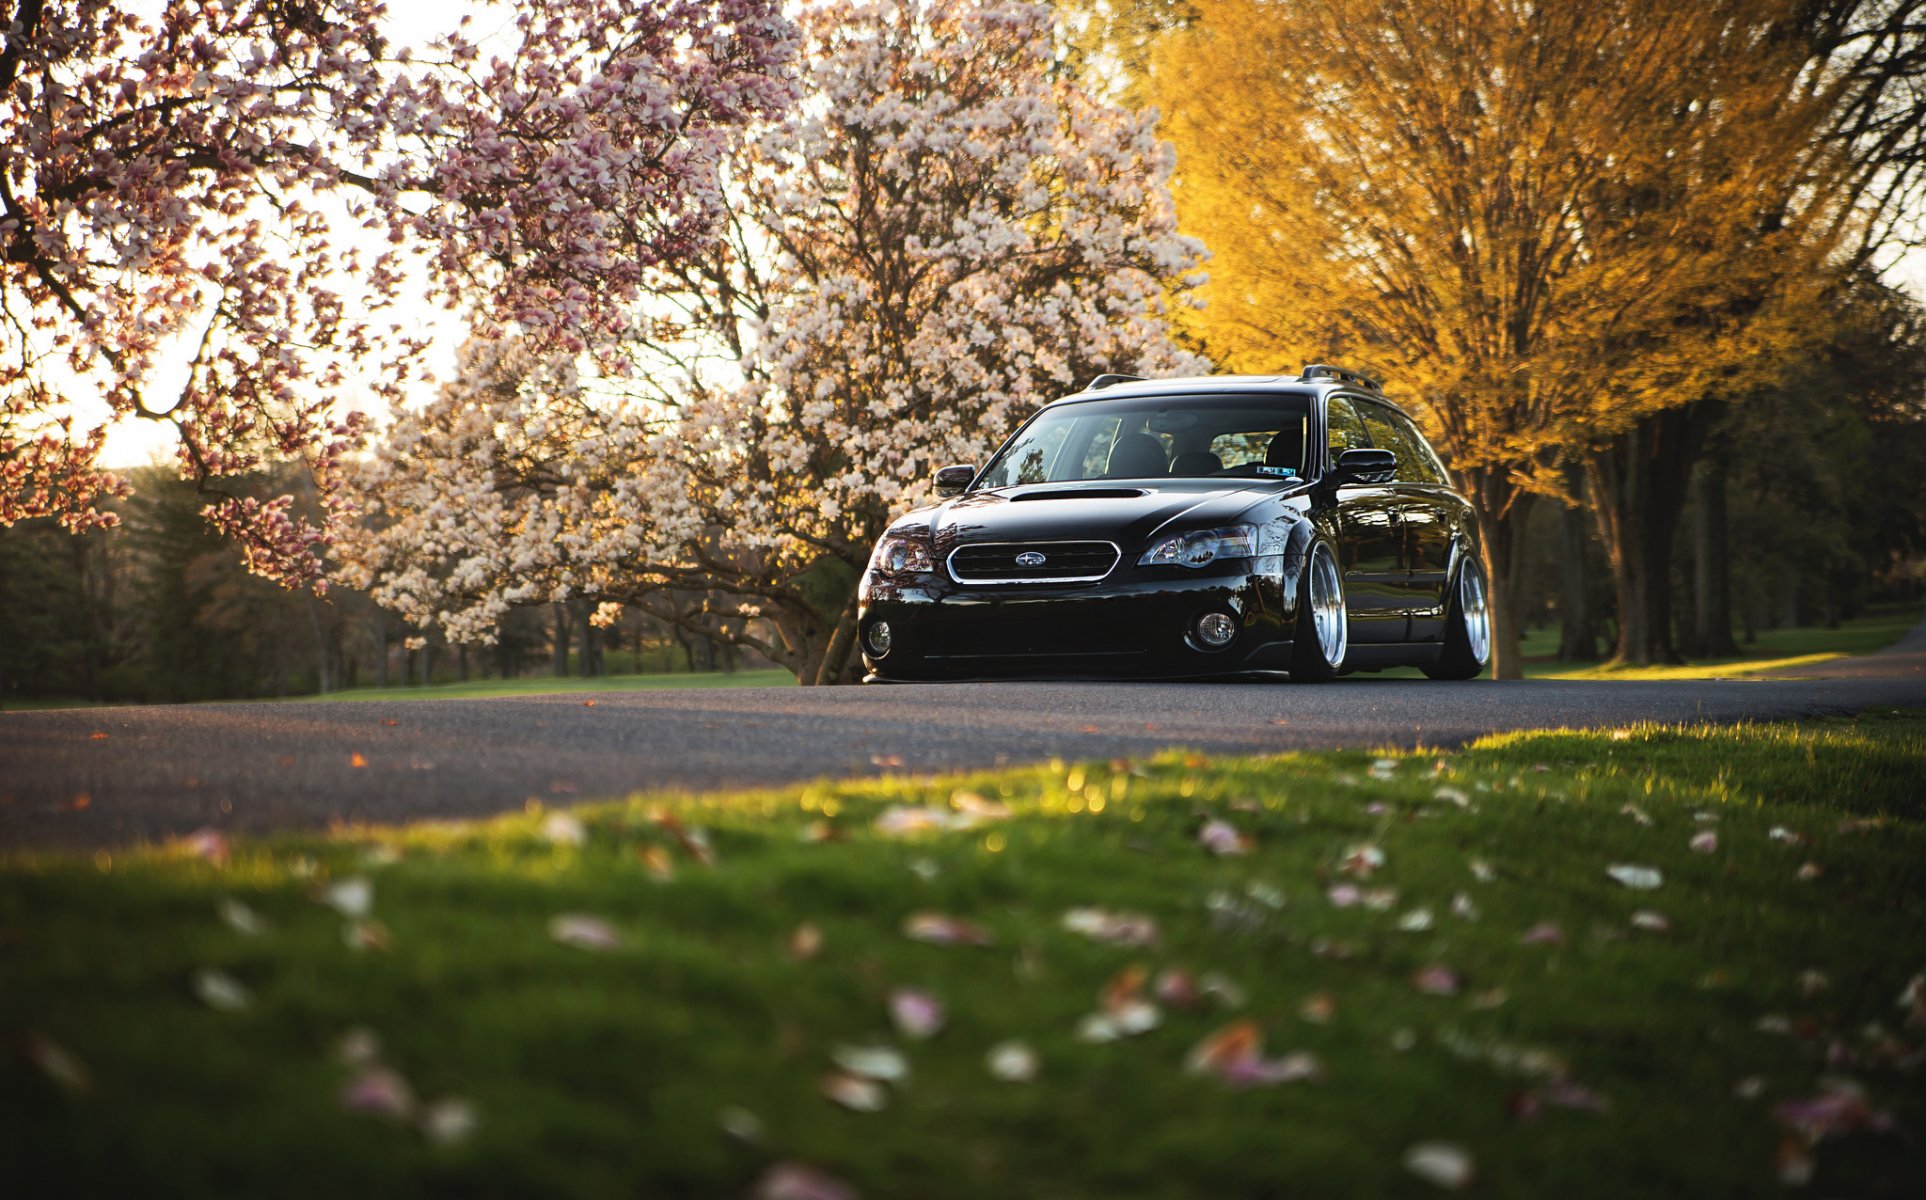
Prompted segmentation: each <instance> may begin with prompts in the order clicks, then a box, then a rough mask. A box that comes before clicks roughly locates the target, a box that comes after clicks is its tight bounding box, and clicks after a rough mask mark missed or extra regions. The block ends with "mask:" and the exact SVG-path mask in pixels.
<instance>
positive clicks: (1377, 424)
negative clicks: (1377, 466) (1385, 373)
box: [1358, 404, 1447, 484]
mask: <svg viewBox="0 0 1926 1200" xmlns="http://www.w3.org/2000/svg"><path fill="white" fill-rule="evenodd" d="M1358 408H1359V411H1361V412H1362V413H1363V414H1364V424H1365V427H1366V428H1367V429H1369V430H1370V431H1371V443H1372V444H1373V445H1375V446H1377V447H1378V448H1379V449H1382V450H1389V451H1392V452H1393V453H1395V454H1396V455H1397V456H1398V482H1400V483H1437V484H1442V483H1445V482H1447V480H1446V479H1445V473H1444V467H1443V465H1442V464H1440V463H1439V462H1438V458H1437V456H1436V455H1435V454H1433V453H1431V447H1430V446H1429V445H1427V444H1426V443H1425V440H1424V435H1423V434H1421V433H1419V432H1418V427H1417V426H1415V425H1413V424H1412V423H1411V422H1410V420H1409V419H1407V418H1406V417H1405V416H1404V415H1403V414H1401V413H1395V412H1392V411H1391V410H1390V409H1388V408H1385V407H1383V406H1382V405H1378V404H1361V405H1359V406H1358Z"/></svg>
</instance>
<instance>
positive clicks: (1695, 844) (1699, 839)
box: [1690, 829, 1719, 854]
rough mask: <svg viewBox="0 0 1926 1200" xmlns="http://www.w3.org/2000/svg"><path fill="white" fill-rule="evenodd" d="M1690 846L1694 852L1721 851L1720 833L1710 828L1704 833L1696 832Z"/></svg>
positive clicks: (1711, 852)
mask: <svg viewBox="0 0 1926 1200" xmlns="http://www.w3.org/2000/svg"><path fill="white" fill-rule="evenodd" d="M1690 846H1691V849H1692V853H1694V854H1717V853H1718V852H1719V835H1718V834H1716V833H1713V832H1712V831H1711V830H1710V829H1707V830H1705V831H1704V832H1702V833H1695V834H1693V835H1692V841H1691V842H1690Z"/></svg>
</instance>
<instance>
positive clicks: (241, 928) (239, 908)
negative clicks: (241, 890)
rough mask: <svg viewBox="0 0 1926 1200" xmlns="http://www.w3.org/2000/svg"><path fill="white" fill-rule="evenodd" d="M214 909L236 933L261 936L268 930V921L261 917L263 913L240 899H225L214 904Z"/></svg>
mask: <svg viewBox="0 0 1926 1200" xmlns="http://www.w3.org/2000/svg"><path fill="white" fill-rule="evenodd" d="M214 911H215V912H217V913H219V914H220V917H221V920H222V922H223V923H225V924H226V925H227V927H228V928H229V929H232V930H233V931H234V932H236V933H244V934H246V935H248V936H249V937H259V936H260V935H261V934H263V933H266V932H267V922H266V921H263V920H262V919H261V915H260V914H259V913H257V912H255V911H254V910H253V909H251V908H249V907H248V906H247V905H245V904H243V903H241V902H240V901H239V900H233V899H223V900H222V901H221V902H220V903H219V904H216V905H215V906H214Z"/></svg>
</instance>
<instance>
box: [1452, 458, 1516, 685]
mask: <svg viewBox="0 0 1926 1200" xmlns="http://www.w3.org/2000/svg"><path fill="white" fill-rule="evenodd" d="M1459 475H1460V478H1461V479H1462V480H1463V482H1464V485H1465V489H1464V490H1465V492H1466V494H1467V495H1469V496H1470V497H1471V501H1472V507H1473V508H1474V509H1475V510H1476V512H1477V515H1478V540H1479V542H1480V543H1481V544H1482V545H1483V548H1484V558H1485V577H1486V578H1487V579H1489V580H1490V581H1491V589H1490V596H1489V601H1490V604H1491V677H1492V678H1493V679H1523V678H1524V677H1525V667H1524V662H1523V660H1522V658H1521V655H1520V649H1519V639H1520V636H1521V634H1522V632H1523V631H1522V630H1521V629H1520V628H1519V623H1518V614H1519V604H1518V593H1519V590H1520V589H1519V586H1518V585H1519V579H1520V577H1521V575H1522V571H1521V569H1520V568H1521V566H1522V564H1521V562H1520V555H1519V554H1518V547H1519V544H1520V543H1521V542H1522V541H1523V538H1524V530H1525V516H1526V514H1527V513H1529V512H1530V510H1531V501H1532V499H1533V497H1532V496H1531V495H1530V494H1529V493H1527V492H1524V491H1521V490H1520V489H1519V488H1518V486H1517V485H1516V484H1515V483H1513V482H1512V480H1511V477H1510V475H1509V474H1508V473H1506V472H1504V471H1501V470H1489V471H1488V470H1468V471H1461V472H1459Z"/></svg>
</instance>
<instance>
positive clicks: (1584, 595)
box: [1558, 463, 1598, 662]
mask: <svg viewBox="0 0 1926 1200" xmlns="http://www.w3.org/2000/svg"><path fill="white" fill-rule="evenodd" d="M1565 488H1566V490H1567V491H1569V492H1570V493H1571V498H1572V502H1571V503H1570V504H1567V505H1565V506H1564V508H1563V509H1562V510H1561V511H1560V512H1559V514H1558V541H1559V558H1558V660H1559V661H1560V662H1597V661H1598V613H1597V611H1596V606H1595V605H1594V604H1593V603H1592V572H1591V566H1590V557H1591V555H1590V550H1591V546H1590V539H1589V537H1588V536H1587V521H1586V518H1585V471H1584V468H1582V467H1580V466H1578V465H1577V464H1575V463H1574V464H1572V465H1570V466H1567V467H1566V468H1565Z"/></svg>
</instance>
